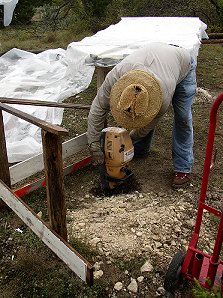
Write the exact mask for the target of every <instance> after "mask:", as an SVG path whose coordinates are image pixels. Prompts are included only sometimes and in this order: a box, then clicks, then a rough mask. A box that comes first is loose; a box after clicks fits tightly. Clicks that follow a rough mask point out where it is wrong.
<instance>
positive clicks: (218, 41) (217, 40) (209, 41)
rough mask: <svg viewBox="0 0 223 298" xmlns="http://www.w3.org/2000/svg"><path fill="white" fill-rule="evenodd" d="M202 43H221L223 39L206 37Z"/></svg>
mask: <svg viewBox="0 0 223 298" xmlns="http://www.w3.org/2000/svg"><path fill="white" fill-rule="evenodd" d="M201 43H202V44H221V43H223V39H207V40H202V41H201Z"/></svg>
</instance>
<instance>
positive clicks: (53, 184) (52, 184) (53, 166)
mask: <svg viewBox="0 0 223 298" xmlns="http://www.w3.org/2000/svg"><path fill="white" fill-rule="evenodd" d="M42 142H43V159H44V168H45V176H46V185H47V204H48V214H49V222H50V227H51V228H52V229H53V230H54V231H56V233H57V234H59V235H60V236H61V237H62V238H63V239H64V240H67V227H66V207H65V195H64V176H63V159H62V141H61V138H60V136H57V135H55V134H52V133H50V132H47V131H44V130H42Z"/></svg>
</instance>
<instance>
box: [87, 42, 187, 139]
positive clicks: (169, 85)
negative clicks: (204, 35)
mask: <svg viewBox="0 0 223 298" xmlns="http://www.w3.org/2000/svg"><path fill="white" fill-rule="evenodd" d="M190 61H191V56H190V54H189V52H188V51H187V50H186V49H183V48H180V47H176V46H172V45H168V44H164V43H151V44H149V45H148V46H146V47H143V48H141V49H139V50H136V51H135V52H134V53H133V54H131V55H129V56H127V57H126V58H125V59H123V60H122V61H121V62H120V63H119V64H117V65H116V66H115V67H114V68H113V69H112V70H111V71H110V72H109V73H108V74H107V76H106V78H105V80H104V82H103V84H102V85H101V87H100V88H99V90H98V93H97V95H96V97H95V98H94V100H93V102H92V105H91V109H90V112H89V116H88V131H87V137H88V144H91V143H94V142H98V141H99V138H100V132H101V130H102V129H103V128H104V122H105V118H106V114H107V113H108V112H109V110H110V92H111V88H112V86H113V85H114V84H115V82H116V81H117V80H118V79H119V78H120V77H122V76H123V75H124V74H125V73H126V72H128V71H130V70H137V69H138V70H144V71H146V72H149V73H152V74H153V75H155V77H156V78H157V79H158V80H159V82H160V84H161V88H162V91H163V95H164V98H163V104H162V107H161V109H160V111H159V113H158V114H157V116H156V117H155V118H154V119H153V121H152V122H150V123H148V125H146V126H145V127H143V128H140V129H136V130H133V131H132V133H131V137H132V138H133V139H137V137H143V136H145V135H147V133H148V132H149V131H150V130H151V129H153V128H154V127H155V126H156V124H157V122H158V121H159V119H160V117H161V116H162V115H164V114H165V113H166V111H167V109H168V107H169V105H170V102H171V100H172V97H173V94H174V91H175V88H176V86H177V84H179V83H180V82H181V81H182V80H183V79H184V78H185V76H186V75H187V73H188V72H189V70H190Z"/></svg>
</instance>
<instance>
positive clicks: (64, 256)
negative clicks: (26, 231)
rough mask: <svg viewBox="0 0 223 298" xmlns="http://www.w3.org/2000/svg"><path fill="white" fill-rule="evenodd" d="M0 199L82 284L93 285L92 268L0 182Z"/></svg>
mask: <svg viewBox="0 0 223 298" xmlns="http://www.w3.org/2000/svg"><path fill="white" fill-rule="evenodd" d="M0 197H1V198H2V199H3V201H4V202H5V203H6V204H7V205H8V206H9V207H10V208H11V209H12V210H13V211H14V212H15V213H16V214H17V215H18V216H19V217H20V218H21V219H22V220H23V222H24V223H25V224H26V225H27V226H28V227H29V228H30V229H31V230H32V231H33V232H34V233H35V234H36V235H37V236H38V237H39V238H40V239H41V240H42V241H43V242H44V243H45V244H46V245H47V246H48V247H49V248H50V249H51V250H52V251H53V252H54V253H55V254H56V255H57V256H58V257H59V258H60V259H61V260H62V261H63V262H64V263H65V264H66V265H67V266H68V267H69V268H70V269H71V270H72V271H73V272H74V273H76V274H77V275H78V276H79V277H80V278H81V279H82V280H83V281H84V282H86V283H87V284H88V285H93V267H92V265H91V264H90V263H89V262H88V261H86V260H85V259H84V258H83V257H82V256H81V255H80V254H79V253H78V252H77V251H76V250H74V249H73V248H72V247H71V246H70V245H69V243H67V242H66V241H64V239H62V238H61V237H60V236H59V235H57V234H56V233H55V232H54V231H53V230H52V229H50V228H49V227H48V226H47V224H46V223H45V222H44V221H43V220H41V219H40V218H39V217H38V216H37V215H36V214H35V213H34V212H33V210H32V209H31V208H30V207H29V206H28V205H27V204H26V203H24V202H23V201H22V200H21V199H20V198H19V197H18V196H16V195H15V194H14V193H12V191H11V189H9V188H8V187H7V186H6V185H5V184H4V183H3V182H2V181H0Z"/></svg>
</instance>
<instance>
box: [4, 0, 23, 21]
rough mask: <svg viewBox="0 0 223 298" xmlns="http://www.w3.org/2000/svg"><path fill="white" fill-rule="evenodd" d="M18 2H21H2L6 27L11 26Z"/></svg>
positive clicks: (7, 0) (10, 0)
mask: <svg viewBox="0 0 223 298" xmlns="http://www.w3.org/2000/svg"><path fill="white" fill-rule="evenodd" d="M18 1H19V0H0V5H3V6H4V23H3V24H4V26H8V25H10V23H11V21H12V16H13V12H14V9H15V7H16V4H17V3H18Z"/></svg>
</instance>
